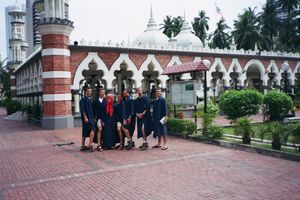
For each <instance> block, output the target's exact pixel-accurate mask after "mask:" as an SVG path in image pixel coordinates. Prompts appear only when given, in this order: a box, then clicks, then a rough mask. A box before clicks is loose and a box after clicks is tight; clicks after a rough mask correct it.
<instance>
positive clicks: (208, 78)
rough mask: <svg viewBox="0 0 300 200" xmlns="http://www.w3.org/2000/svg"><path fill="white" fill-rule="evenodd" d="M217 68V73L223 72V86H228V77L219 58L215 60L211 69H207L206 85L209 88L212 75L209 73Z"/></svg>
mask: <svg viewBox="0 0 300 200" xmlns="http://www.w3.org/2000/svg"><path fill="white" fill-rule="evenodd" d="M217 67H219V72H223V78H222V79H223V80H224V81H225V83H224V86H228V82H229V79H230V77H229V75H228V73H227V70H226V68H225V66H224V64H223V62H222V59H221V58H215V62H214V63H213V64H212V65H211V67H210V68H209V70H208V72H207V80H208V82H207V84H208V86H210V81H211V80H212V75H211V73H212V72H214V71H216V68H217Z"/></svg>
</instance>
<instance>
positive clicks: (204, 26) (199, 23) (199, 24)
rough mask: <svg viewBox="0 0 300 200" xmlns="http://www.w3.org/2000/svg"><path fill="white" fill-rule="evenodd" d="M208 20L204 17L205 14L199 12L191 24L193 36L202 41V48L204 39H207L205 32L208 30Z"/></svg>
mask: <svg viewBox="0 0 300 200" xmlns="http://www.w3.org/2000/svg"><path fill="white" fill-rule="evenodd" d="M208 20H209V17H207V16H206V12H205V11H204V10H201V11H200V12H199V14H198V17H195V18H194V22H192V26H193V30H194V32H195V35H196V36H197V37H198V38H199V39H200V40H201V41H202V43H203V45H204V46H205V39H206V38H207V31H208V30H209V26H208Z"/></svg>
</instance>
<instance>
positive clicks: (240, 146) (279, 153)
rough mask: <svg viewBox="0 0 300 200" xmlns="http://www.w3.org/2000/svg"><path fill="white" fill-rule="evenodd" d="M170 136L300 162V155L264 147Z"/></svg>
mask: <svg viewBox="0 0 300 200" xmlns="http://www.w3.org/2000/svg"><path fill="white" fill-rule="evenodd" d="M170 135H172V136H175V137H179V138H182V139H188V140H192V141H196V142H202V143H205V144H212V145H217V146H221V147H225V148H230V149H234V150H241V151H246V152H251V153H259V154H262V155H266V156H272V157H276V158H281V159H285V160H291V161H296V162H300V155H296V154H292V153H286V152H282V151H277V150H273V149H267V148H263V147H255V146H251V145H246V144H237V143H233V142H229V141H225V140H213V139H205V138H195V137H191V136H179V135H173V134H170Z"/></svg>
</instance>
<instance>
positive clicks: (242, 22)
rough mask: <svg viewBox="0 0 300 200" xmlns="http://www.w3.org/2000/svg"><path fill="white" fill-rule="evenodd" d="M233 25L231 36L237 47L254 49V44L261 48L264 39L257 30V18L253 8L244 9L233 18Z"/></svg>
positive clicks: (258, 28)
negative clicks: (236, 17) (235, 18)
mask: <svg viewBox="0 0 300 200" xmlns="http://www.w3.org/2000/svg"><path fill="white" fill-rule="evenodd" d="M233 26H234V30H233V31H232V36H233V38H234V41H235V44H236V45H237V49H245V50H249V49H251V50H254V49H255V45H257V46H258V48H259V49H262V46H263V45H262V42H264V41H263V40H262V37H261V34H260V32H259V30H260V27H259V18H258V16H257V14H255V8H254V9H251V8H248V9H244V13H243V14H239V15H238V19H237V20H234V24H233Z"/></svg>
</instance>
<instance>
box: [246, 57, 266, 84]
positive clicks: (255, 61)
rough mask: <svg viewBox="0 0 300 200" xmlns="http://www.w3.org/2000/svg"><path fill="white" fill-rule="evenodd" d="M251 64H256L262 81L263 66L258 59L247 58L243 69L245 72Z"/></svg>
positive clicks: (263, 76)
mask: <svg viewBox="0 0 300 200" xmlns="http://www.w3.org/2000/svg"><path fill="white" fill-rule="evenodd" d="M251 65H256V66H257V67H258V69H259V72H260V77H261V79H262V80H263V81H264V78H265V67H264V65H263V63H262V62H261V61H260V60H257V59H252V60H249V61H248V62H247V64H246V65H245V67H244V71H245V72H247V70H248V68H249V67H250V66H251Z"/></svg>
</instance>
